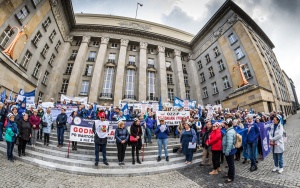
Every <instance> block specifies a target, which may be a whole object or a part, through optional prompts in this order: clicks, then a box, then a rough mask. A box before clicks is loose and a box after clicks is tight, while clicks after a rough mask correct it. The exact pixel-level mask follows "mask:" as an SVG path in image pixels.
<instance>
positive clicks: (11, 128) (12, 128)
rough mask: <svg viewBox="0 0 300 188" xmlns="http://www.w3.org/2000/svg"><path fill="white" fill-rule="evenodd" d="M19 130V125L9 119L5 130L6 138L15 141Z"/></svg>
mask: <svg viewBox="0 0 300 188" xmlns="http://www.w3.org/2000/svg"><path fill="white" fill-rule="evenodd" d="M18 134H19V132H18V126H17V124H16V123H15V122H12V121H8V123H7V126H6V132H5V140H6V141H7V142H15V141H16V138H17V135H18Z"/></svg>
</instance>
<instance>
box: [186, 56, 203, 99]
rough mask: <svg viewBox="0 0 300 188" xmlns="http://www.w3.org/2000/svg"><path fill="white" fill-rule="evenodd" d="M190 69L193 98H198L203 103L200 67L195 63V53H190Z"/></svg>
mask: <svg viewBox="0 0 300 188" xmlns="http://www.w3.org/2000/svg"><path fill="white" fill-rule="evenodd" d="M188 70H189V73H190V74H189V84H190V85H191V88H190V92H191V99H192V100H196V101H197V102H198V103H200V104H203V103H202V97H201V96H202V95H201V89H200V81H199V76H198V71H197V70H198V69H197V66H196V63H195V59H194V54H189V63H188Z"/></svg>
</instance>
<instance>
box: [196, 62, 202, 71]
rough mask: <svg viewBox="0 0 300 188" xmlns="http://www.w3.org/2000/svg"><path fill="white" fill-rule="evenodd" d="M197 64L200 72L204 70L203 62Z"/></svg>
mask: <svg viewBox="0 0 300 188" xmlns="http://www.w3.org/2000/svg"><path fill="white" fill-rule="evenodd" d="M197 63H198V67H199V70H200V69H202V68H203V66H202V62H201V61H198V62H197Z"/></svg>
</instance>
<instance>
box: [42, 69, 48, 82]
mask: <svg viewBox="0 0 300 188" xmlns="http://www.w3.org/2000/svg"><path fill="white" fill-rule="evenodd" d="M48 75H49V72H48V71H46V72H45V74H44V77H43V80H42V84H45V85H46V83H47V80H48Z"/></svg>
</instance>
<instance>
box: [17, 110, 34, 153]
mask: <svg viewBox="0 0 300 188" xmlns="http://www.w3.org/2000/svg"><path fill="white" fill-rule="evenodd" d="M18 130H19V135H18V136H19V145H18V154H19V157H21V154H22V155H23V156H25V155H26V154H25V149H26V144H27V142H28V141H29V139H30V138H31V125H30V123H29V118H28V114H26V113H25V112H23V118H22V119H21V120H20V121H19V122H18Z"/></svg>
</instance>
